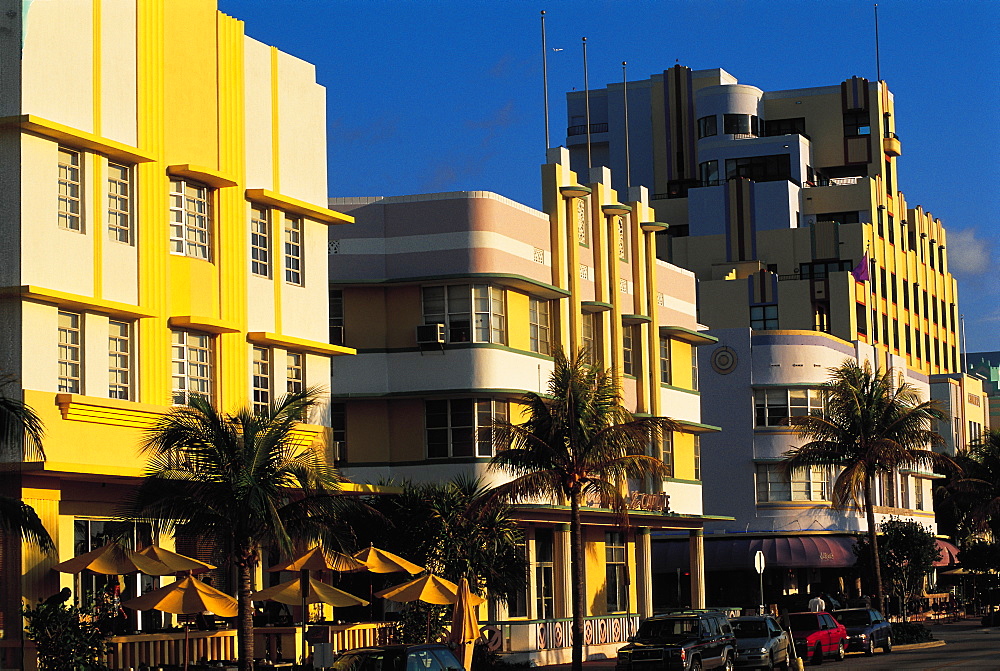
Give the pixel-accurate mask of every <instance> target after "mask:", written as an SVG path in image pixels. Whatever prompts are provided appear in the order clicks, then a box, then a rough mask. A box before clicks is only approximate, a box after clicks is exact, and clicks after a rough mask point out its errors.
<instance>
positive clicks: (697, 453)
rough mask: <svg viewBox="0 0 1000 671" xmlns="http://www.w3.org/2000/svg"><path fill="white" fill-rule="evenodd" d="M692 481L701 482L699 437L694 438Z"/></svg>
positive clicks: (696, 435)
mask: <svg viewBox="0 0 1000 671" xmlns="http://www.w3.org/2000/svg"><path fill="white" fill-rule="evenodd" d="M694 479H695V480H701V436H699V435H698V434H695V436H694Z"/></svg>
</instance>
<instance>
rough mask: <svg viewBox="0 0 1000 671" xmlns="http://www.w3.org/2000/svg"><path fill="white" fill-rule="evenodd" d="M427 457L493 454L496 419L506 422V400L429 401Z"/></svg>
mask: <svg viewBox="0 0 1000 671" xmlns="http://www.w3.org/2000/svg"><path fill="white" fill-rule="evenodd" d="M424 409H425V425H426V429H427V457H428V458H430V459H444V458H448V457H473V456H475V457H492V456H493V421H494V420H495V419H497V420H501V421H506V420H507V417H508V404H507V401H499V400H494V399H491V398H454V399H450V400H433V401H426V403H425V404H424Z"/></svg>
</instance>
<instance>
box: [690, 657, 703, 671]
mask: <svg viewBox="0 0 1000 671" xmlns="http://www.w3.org/2000/svg"><path fill="white" fill-rule="evenodd" d="M691 671H701V659H699V658H697V657H695V658H694V659H692V660H691Z"/></svg>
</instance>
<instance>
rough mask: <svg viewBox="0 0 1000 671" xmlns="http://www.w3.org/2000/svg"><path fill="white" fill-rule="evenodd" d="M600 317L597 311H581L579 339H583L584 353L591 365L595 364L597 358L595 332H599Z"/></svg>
mask: <svg viewBox="0 0 1000 671" xmlns="http://www.w3.org/2000/svg"><path fill="white" fill-rule="evenodd" d="M600 318H601V315H600V313H598V312H584V313H583V321H582V329H583V330H582V333H581V340H582V341H583V350H584V352H585V353H586V357H587V363H589V364H590V365H592V366H594V365H597V360H598V358H599V354H598V351H597V347H598V342H597V334H598V333H600V328H601V323H600V321H599V320H600Z"/></svg>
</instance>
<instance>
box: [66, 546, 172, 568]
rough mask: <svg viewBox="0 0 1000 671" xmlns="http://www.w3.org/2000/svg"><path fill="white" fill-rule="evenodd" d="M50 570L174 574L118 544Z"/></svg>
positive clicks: (155, 561)
mask: <svg viewBox="0 0 1000 671" xmlns="http://www.w3.org/2000/svg"><path fill="white" fill-rule="evenodd" d="M52 568H54V569H55V570H57V571H60V572H62V573H80V572H82V571H93V572H94V573H102V574H104V575H128V574H129V573H135V572H137V571H141V572H142V573H145V574H147V575H169V574H171V573H173V572H174V571H173V570H172V569H171V568H170V567H168V566H165V565H164V564H163V563H161V562H159V561H157V560H156V559H153V558H151V557H147V556H144V555H141V554H139V553H138V552H133V551H132V550H129V549H128V548H126V547H123V546H122V545H119V544H118V543H108V544H107V545H103V546H101V547H99V548H97V549H96V550H91V551H90V552H87V553H86V554H82V555H79V556H77V557H73V558H72V559H67V560H66V561H64V562H61V563H59V564H56V565H55V566H53V567H52Z"/></svg>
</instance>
